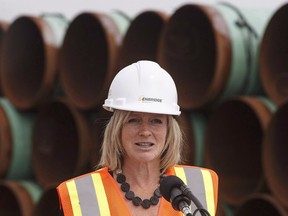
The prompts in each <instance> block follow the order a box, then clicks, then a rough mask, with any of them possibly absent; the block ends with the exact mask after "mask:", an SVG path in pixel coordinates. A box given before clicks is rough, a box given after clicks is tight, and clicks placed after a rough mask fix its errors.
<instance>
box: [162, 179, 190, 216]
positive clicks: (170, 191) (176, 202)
mask: <svg viewBox="0 0 288 216" xmlns="http://www.w3.org/2000/svg"><path fill="white" fill-rule="evenodd" d="M170 177H171V176H167V177H165V178H163V179H162V180H161V181H160V188H159V189H160V192H161V194H162V196H163V197H164V198H165V199H166V200H167V201H168V202H171V203H172V207H173V209H175V210H176V211H182V213H183V214H184V215H186V216H192V212H191V210H190V207H189V206H190V204H191V200H190V199H189V198H188V197H187V196H185V195H184V194H183V192H182V190H181V189H180V187H179V186H178V185H179V183H181V182H179V180H178V179H177V178H170ZM175 177H176V176H175ZM180 180H181V179H180Z"/></svg>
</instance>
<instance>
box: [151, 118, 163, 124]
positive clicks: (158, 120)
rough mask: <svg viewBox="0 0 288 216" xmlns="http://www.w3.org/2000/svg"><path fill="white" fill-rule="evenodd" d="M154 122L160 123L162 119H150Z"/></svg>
mask: <svg viewBox="0 0 288 216" xmlns="http://www.w3.org/2000/svg"><path fill="white" fill-rule="evenodd" d="M151 122H152V123H154V124H162V120H161V119H152V121H151Z"/></svg>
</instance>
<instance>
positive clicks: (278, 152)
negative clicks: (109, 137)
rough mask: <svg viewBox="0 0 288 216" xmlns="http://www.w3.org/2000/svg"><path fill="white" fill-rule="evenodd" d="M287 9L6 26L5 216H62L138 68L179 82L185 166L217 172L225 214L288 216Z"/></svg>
mask: <svg viewBox="0 0 288 216" xmlns="http://www.w3.org/2000/svg"><path fill="white" fill-rule="evenodd" d="M287 10H288V4H284V5H283V6H281V7H279V8H278V9H277V10H276V11H264V10H256V9H255V10H252V9H247V8H238V7H235V6H234V5H231V4H227V3H219V4H216V5H206V4H185V5H181V6H179V7H178V8H176V10H175V11H173V12H172V13H171V14H167V13H164V12H162V11H159V10H155V11H153V10H149V11H143V12H141V13H139V14H138V15H136V16H135V17H133V18H131V17H129V16H127V15H126V14H125V13H123V12H120V11H114V12H112V13H102V12H99V11H93V12H82V13H79V14H78V15H76V16H75V17H74V18H73V19H71V20H67V19H66V18H65V17H63V16H62V15H59V14H42V15H40V16H38V17H36V16H27V15H25V16H19V17H18V18H16V19H15V20H14V21H13V22H12V23H10V24H9V25H7V24H5V25H4V24H2V23H1V22H0V49H1V53H0V81H1V82H0V83H1V85H0V87H1V98H0V99H1V100H0V102H1V103H0V132H1V133H0V136H1V142H0V160H1V164H0V178H1V179H0V215H8V214H11V215H15V216H16V215H17V216H22V215H23V216H31V215H33V216H38V215H41V216H43V215H57V214H58V210H59V209H58V208H59V206H58V203H59V202H58V197H57V193H56V186H57V185H58V184H59V183H60V182H62V181H64V180H67V179H69V178H72V177H75V176H78V175H81V174H83V173H86V172H89V171H92V170H93V169H95V165H96V164H97V163H98V161H99V158H100V154H101V151H100V149H101V143H102V138H103V130H104V128H105V125H106V123H107V121H108V119H109V118H110V116H111V113H109V112H107V111H104V110H103V109H102V103H103V101H104V99H105V97H106V95H107V92H108V87H109V84H110V82H111V80H112V79H113V77H114V75H115V74H116V73H117V71H118V70H119V69H121V68H123V67H125V66H126V65H129V64H130V63H132V62H135V61H137V60H141V59H147V60H153V61H156V62H158V63H159V64H160V65H161V66H162V67H163V68H165V69H167V71H168V72H169V73H170V74H171V76H172V77H173V78H174V80H175V82H176V86H177V88H178V94H179V104H180V106H181V109H182V114H181V116H180V117H178V118H177V120H178V122H179V124H180V125H181V127H182V128H183V133H184V141H185V144H184V150H183V163H185V164H189V165H197V166H204V167H209V168H212V169H214V170H215V171H216V172H217V173H218V175H219V179H220V182H219V205H218V211H217V214H216V215H217V216H223V215H226V216H232V215H237V216H241V215H245V216H247V215H252V214H253V215H279V216H284V215H287V214H288V213H287V208H288V205H287V203H288V196H287V194H288V187H287V184H286V182H287V180H288V175H287V173H288V170H287V166H286V164H287V158H286V155H287V145H286V143H287V136H286V133H285V132H286V131H285V129H286V128H287V126H288V125H287V122H288V121H287V119H288V115H287V113H288V111H287V110H288V91H287V86H288V85H286V84H287V80H288V79H287V77H288V74H287V71H288V70H287V68H286V67H287V66H286V65H287V64H286V61H285V59H286V58H287V54H286V53H288V52H287V50H288V47H287V43H286V40H285V39H286V38H287V36H288V31H286V25H287V23H286V20H287V17H286V16H287V15H286V14H288V13H287ZM280 31H281V32H280ZM259 206H261V211H260V210H259V209H260V207H259Z"/></svg>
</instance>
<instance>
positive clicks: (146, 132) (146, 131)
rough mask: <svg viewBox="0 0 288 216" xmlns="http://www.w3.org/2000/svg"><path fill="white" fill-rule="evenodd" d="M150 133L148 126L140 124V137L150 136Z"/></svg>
mask: <svg viewBox="0 0 288 216" xmlns="http://www.w3.org/2000/svg"><path fill="white" fill-rule="evenodd" d="M151 134H152V131H151V129H150V127H149V125H148V124H146V123H142V124H141V126H140V128H139V135H140V136H151Z"/></svg>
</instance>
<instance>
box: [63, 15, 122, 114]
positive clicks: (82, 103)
mask: <svg viewBox="0 0 288 216" xmlns="http://www.w3.org/2000/svg"><path fill="white" fill-rule="evenodd" d="M122 36H123V35H122V33H121V31H120V27H119V26H118V23H117V22H116V21H115V19H113V17H112V16H110V15H108V14H104V13H88V12H87V13H81V14H79V15H78V16H76V17H75V18H74V19H73V20H72V21H71V23H70V25H69V27H68V29H67V32H66V34H65V37H64V41H63V45H62V47H61V56H60V80H61V86H62V88H63V91H64V93H65V95H66V96H67V98H68V99H69V101H71V102H72V103H73V105H74V106H76V107H77V108H79V109H81V110H95V109H98V108H100V107H101V106H102V104H103V101H104V99H105V97H106V96H107V93H108V88H109V85H110V82H111V81H112V79H113V77H114V75H115V73H116V71H115V67H116V66H115V64H116V57H117V52H118V48H119V46H120V44H121V41H122Z"/></svg>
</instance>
